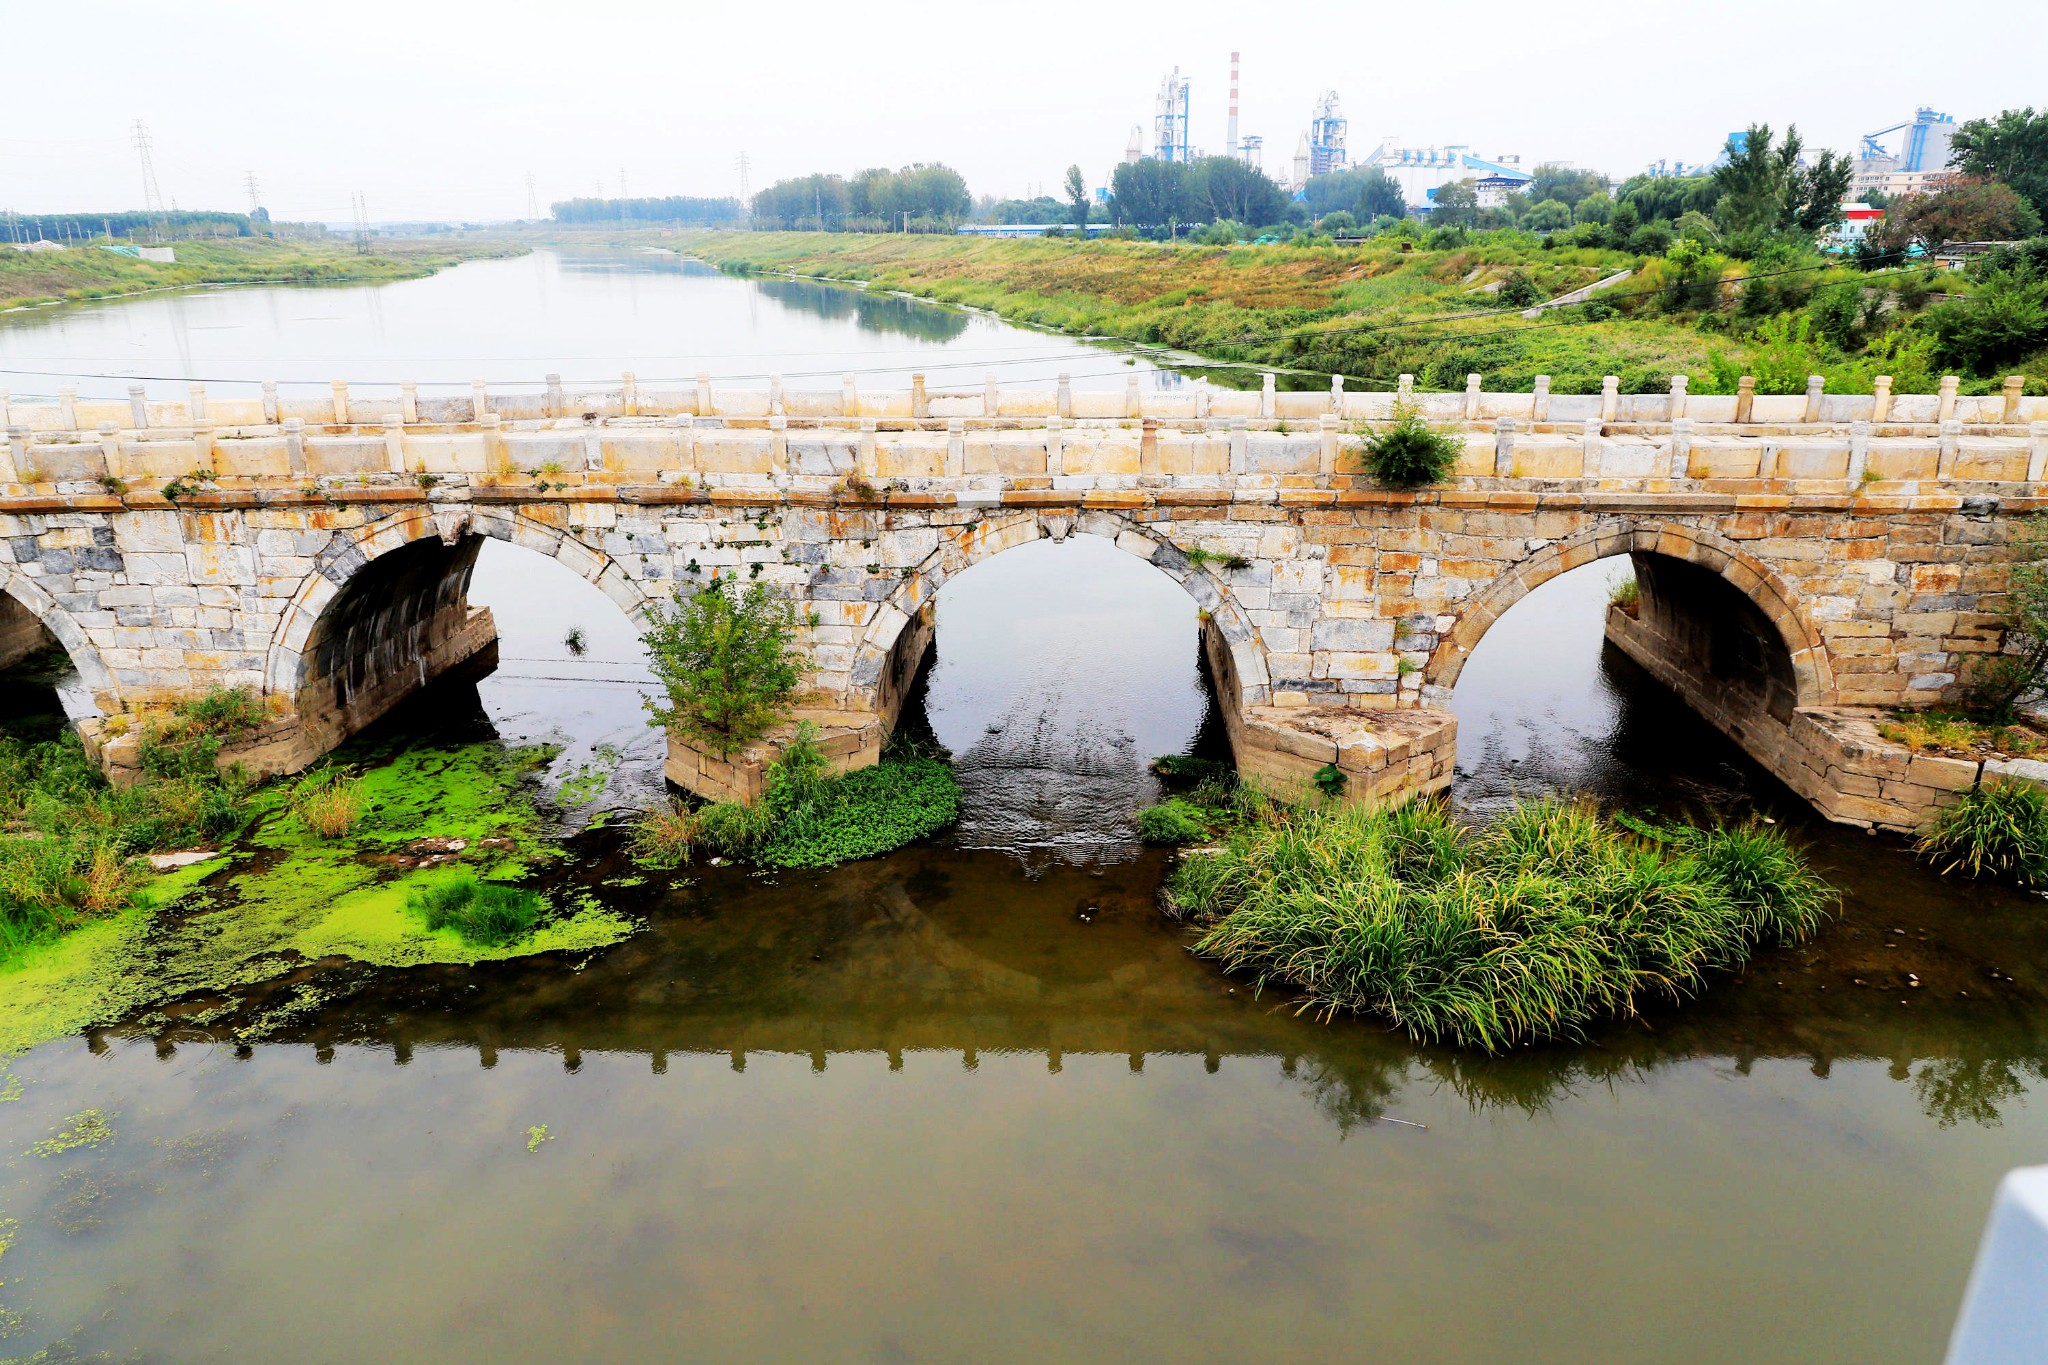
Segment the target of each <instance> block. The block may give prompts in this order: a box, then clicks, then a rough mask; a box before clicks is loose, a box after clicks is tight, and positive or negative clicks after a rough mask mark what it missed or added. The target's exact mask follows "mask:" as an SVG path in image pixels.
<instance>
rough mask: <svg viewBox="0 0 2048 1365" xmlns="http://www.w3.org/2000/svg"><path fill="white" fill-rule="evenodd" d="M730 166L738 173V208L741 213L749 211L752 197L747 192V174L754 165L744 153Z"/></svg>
mask: <svg viewBox="0 0 2048 1365" xmlns="http://www.w3.org/2000/svg"><path fill="white" fill-rule="evenodd" d="M732 164H733V166H734V168H735V169H737V170H738V171H739V173H740V208H741V210H742V211H751V208H752V204H753V199H754V196H753V195H752V194H751V193H750V192H749V190H748V186H747V173H748V172H749V171H751V170H753V169H754V163H753V162H752V161H750V160H749V159H748V158H747V154H746V153H745V152H741V153H740V154H739V159H738V160H736V161H734V162H733V163H732Z"/></svg>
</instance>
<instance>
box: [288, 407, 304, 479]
mask: <svg viewBox="0 0 2048 1365" xmlns="http://www.w3.org/2000/svg"><path fill="white" fill-rule="evenodd" d="M284 458H285V463H286V464H288V465H289V466H291V471H292V473H294V474H304V473H306V472H307V465H306V423H305V419H303V418H299V417H287V418H285V419H284Z"/></svg>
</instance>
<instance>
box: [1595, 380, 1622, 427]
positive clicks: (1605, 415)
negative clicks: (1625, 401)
mask: <svg viewBox="0 0 2048 1365" xmlns="http://www.w3.org/2000/svg"><path fill="white" fill-rule="evenodd" d="M1620 412H1621V376H1619V375H1612V374H1610V375H1608V376H1606V377H1605V378H1603V379H1602V380H1601V381H1600V420H1601V421H1603V422H1612V421H1613V420H1614V419H1615V417H1616V416H1617V415H1618V414H1619V413H1620Z"/></svg>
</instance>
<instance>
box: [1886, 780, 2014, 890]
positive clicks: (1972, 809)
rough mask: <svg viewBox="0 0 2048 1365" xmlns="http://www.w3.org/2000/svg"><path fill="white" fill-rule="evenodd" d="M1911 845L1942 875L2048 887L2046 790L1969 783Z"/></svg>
mask: <svg viewBox="0 0 2048 1365" xmlns="http://www.w3.org/2000/svg"><path fill="white" fill-rule="evenodd" d="M1913 847H1914V851H1915V852H1917V853H1919V855H1920V856H1921V857H1923V858H1925V859H1927V860H1928V861H1929V862H1931V863H1933V864H1934V866H1935V868H1936V869H1937V870H1938V871H1940V872H1941V873H1942V874H1943V875H1944V876H1946V875H1948V874H1951V873H1956V872H1960V873H1962V874H1964V875H1965V876H1969V877H1982V878H1989V879H1995V880H2000V881H2010V882H2016V883H2018V884H2019V885H2021V886H2028V887H2041V886H2048V793H2044V792H2043V791H2042V790H2041V788H2039V787H2037V786H2035V785H2034V784H2033V783H2031V782H1989V783H1986V784H1984V785H1983V786H1980V787H1976V788H1973V789H1972V790H1970V791H1966V792H1964V793H1963V795H1962V798H1961V799H1960V800H1958V801H1957V802H1956V803H1955V804H1954V805H1953V806H1950V807H1948V808H1947V809H1946V810H1944V811H1942V812H1940V813H1939V814H1938V815H1936V816H1935V817H1934V820H1933V822H1932V823H1930V824H1929V825H1928V827H1927V828H1926V830H1925V831H1923V832H1922V833H1921V835H1920V838H1919V839H1918V840H1917V841H1916V842H1915V844H1914V846H1913Z"/></svg>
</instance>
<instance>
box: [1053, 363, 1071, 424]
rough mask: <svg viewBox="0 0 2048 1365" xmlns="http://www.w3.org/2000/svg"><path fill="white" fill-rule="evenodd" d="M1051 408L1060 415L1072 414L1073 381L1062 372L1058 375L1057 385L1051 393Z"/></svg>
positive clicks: (1069, 416)
mask: <svg viewBox="0 0 2048 1365" xmlns="http://www.w3.org/2000/svg"><path fill="white" fill-rule="evenodd" d="M1052 410H1053V411H1054V412H1056V413H1058V414H1059V415H1060V416H1062V417H1068V418H1071V417H1072V416H1073V415H1074V381H1073V380H1072V379H1071V378H1070V377H1069V376H1067V375H1066V374H1064V373H1063V374H1061V375H1060V382H1059V387H1058V388H1057V389H1056V390H1055V391H1054V393H1053V408H1052Z"/></svg>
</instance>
